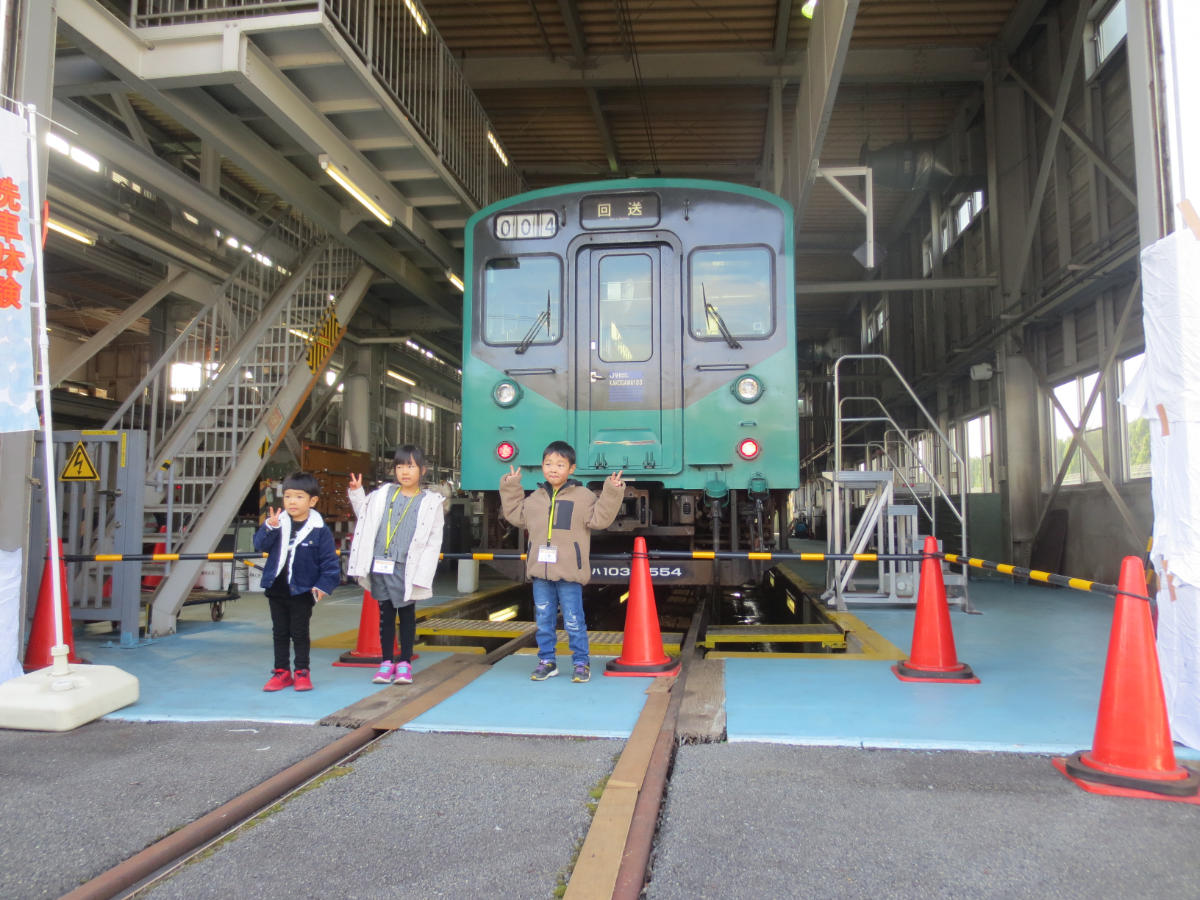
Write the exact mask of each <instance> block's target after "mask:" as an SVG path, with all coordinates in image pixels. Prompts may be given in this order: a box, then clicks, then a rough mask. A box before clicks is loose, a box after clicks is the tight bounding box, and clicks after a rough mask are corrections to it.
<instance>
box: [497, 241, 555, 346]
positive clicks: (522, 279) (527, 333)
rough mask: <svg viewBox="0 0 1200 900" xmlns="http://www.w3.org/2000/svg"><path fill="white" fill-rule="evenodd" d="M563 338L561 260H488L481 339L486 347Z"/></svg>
mask: <svg viewBox="0 0 1200 900" xmlns="http://www.w3.org/2000/svg"><path fill="white" fill-rule="evenodd" d="M561 335H562V260H560V259H559V258H558V257H557V256H510V257H503V258H499V259H490V260H488V262H487V264H486V265H485V266H484V272H483V339H484V341H485V342H487V343H489V344H516V345H517V346H518V347H528V346H530V345H532V344H553V343H554V342H556V341H557V340H558V339H559V337H561Z"/></svg>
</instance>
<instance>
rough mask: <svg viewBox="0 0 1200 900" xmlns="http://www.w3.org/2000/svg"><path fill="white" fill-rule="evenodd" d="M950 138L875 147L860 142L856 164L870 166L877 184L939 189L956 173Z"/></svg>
mask: <svg viewBox="0 0 1200 900" xmlns="http://www.w3.org/2000/svg"><path fill="white" fill-rule="evenodd" d="M951 159H952V148H951V141H950V139H949V138H942V139H941V140H938V141H908V142H904V143H899V144H889V145H888V146H886V147H880V148H879V149H878V150H868V149H867V147H866V145H864V146H863V149H862V153H861V154H860V155H859V165H863V166H870V167H871V177H872V179H873V180H874V182H875V186H876V187H888V188H893V189H895V190H901V191H941V190H944V189H945V188H946V187H948V186H949V185H950V183H951V182H952V181H953V180H954V178H955V176H956V175H957V174H961V173H956V172H955V171H954V169H953V166H952V165H951Z"/></svg>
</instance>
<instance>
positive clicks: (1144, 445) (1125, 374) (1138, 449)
mask: <svg viewBox="0 0 1200 900" xmlns="http://www.w3.org/2000/svg"><path fill="white" fill-rule="evenodd" d="M1145 359H1146V354H1145V353H1139V354H1138V355H1137V356H1131V357H1129V358H1128V359H1123V360H1121V369H1120V372H1121V390H1122V391H1124V390H1125V387H1126V386H1127V385H1128V384H1129V381H1130V379H1132V378H1133V376H1134V375H1136V374H1137V372H1138V370H1139V369H1141V367H1142V363H1143V362H1145ZM1121 409H1122V411H1123V416H1124V427H1123V428H1122V429H1121V444H1122V447H1121V456H1122V457H1123V459H1124V475H1125V478H1126V479H1130V478H1149V477H1150V423H1149V422H1148V421H1147V420H1146V419H1144V418H1142V417H1141V416H1140V415H1136V414H1135V413H1133V412H1132V411H1131V410H1130V409H1129V407H1127V406H1122V407H1121Z"/></svg>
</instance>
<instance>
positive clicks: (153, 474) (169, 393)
mask: <svg viewBox="0 0 1200 900" xmlns="http://www.w3.org/2000/svg"><path fill="white" fill-rule="evenodd" d="M269 233H270V235H271V237H272V238H273V241H272V243H273V245H274V246H279V245H280V244H282V245H284V246H286V247H287V248H289V249H290V251H291V254H290V256H291V258H287V259H282V258H275V259H271V258H268V257H266V256H264V255H263V254H261V253H257V252H255V251H254V250H252V249H251V248H248V247H247V248H243V249H244V250H245V251H246V259H245V260H243V262H242V264H241V265H240V266H239V267H238V268H237V269H236V270H235V271H234V272H233V274H232V275H231V276H230V277H229V278H228V279H227V280H226V281H225V283H224V285H223V286H222V287H223V290H219V291H217V292H214V298H213V302H212V303H211V304H209V305H208V306H206V307H205V308H203V309H201V310H200V311H199V312H198V313H197V314H196V315H195V317H194V318H192V320H191V321H190V322H188V323H187V325H186V326H185V327H184V328H183V329H182V330H181V331H180V333H179V335H178V336H177V337H176V338H175V340H174V341H173V342H172V344H171V346H170V347H169V348H168V349H167V351H166V352H165V353H164V354H163V355H162V356H161V357H160V358H159V359H158V361H157V362H156V363H155V365H154V366H153V367H152V368H151V369H150V371H149V372H148V373H147V375H146V377H145V378H144V379H143V380H142V382H141V383H140V384H139V385H138V386H137V388H136V389H134V390H133V391H132V392H131V394H130V397H129V399H128V400H127V401H126V402H125V403H124V404H123V405H122V406H121V408H120V409H118V410H117V412H116V413H114V414H113V416H112V418H110V419H109V421H108V423H107V425H106V428H110V429H137V430H141V431H144V432H145V433H146V436H147V437H146V444H147V456H146V459H147V464H146V484H147V490H146V505H145V513H148V514H154V515H155V517H156V518H157V520H158V522H159V524H160V525H165V535H163V536H158V535H155V534H154V533H153V532H150V534H149V535H148V540H161V541H162V542H163V543H165V545H166V552H168V553H176V552H181V553H209V552H212V551H213V549H214V548H215V546H216V542H217V540H218V538H219V537H220V536H221V535H222V534H224V532H225V528H226V526H227V525H228V523H229V522H230V520H231V519H232V517H233V516H234V514H235V513H236V511H237V509H238V508H239V507H240V506H241V503H242V501H243V499H244V498H245V496H246V493H247V492H248V491H249V490H250V488H251V487H252V485H253V484H254V482H255V479H256V478H257V476H258V473H259V471H260V470H261V468H262V466H263V463H264V462H265V460H266V458H267V457H268V455H269V454H268V451H269V449H270V448H271V447H273V446H274V445H275V443H276V442H277V441H279V440H280V439H282V437H283V434H284V433H285V432H286V430H287V428H288V427H289V426H290V424H291V421H292V418H293V417H294V416H295V414H296V412H297V410H298V409H299V406H300V404H301V403H302V402H303V400H304V399H305V397H307V395H308V392H309V390H311V387H312V385H313V383H314V382H315V380H316V378H317V377H318V376H319V375H320V373H321V371H322V370H323V369H324V367H325V364H326V363H327V361H328V359H329V356H330V354H331V353H332V352H333V349H334V348H335V347H336V346H337V343H338V342H339V341H340V339H341V336H342V334H343V333H344V324H343V323H345V322H347V321H349V319H350V317H351V316H352V315H353V314H354V310H355V309H356V308H357V306H358V304H359V302H360V301H361V299H362V297H363V295H364V294H365V292H366V289H367V286H368V285H369V283H370V280H371V276H372V270H371V269H370V268H369V267H367V266H366V265H365V264H364V263H363V261H362V260H361V258H360V257H359V256H358V255H357V254H355V253H354V252H353V251H351V250H349V249H347V248H345V247H343V246H341V245H339V244H337V243H336V242H333V241H331V240H330V239H329V236H328V235H327V234H326V233H325V232H324V231H322V230H321V229H320V228H318V227H317V226H315V225H313V224H311V223H310V222H308V221H306V220H305V219H304V218H302V217H301V216H299V215H296V214H294V213H289V214H286V215H285V216H284V217H282V218H281V219H280V220H278V221H277V222H276V223H275V225H274V226H272V228H271V229H270V230H269ZM266 237H267V235H264V236H263V238H264V241H261V242H260V243H262V242H265V239H266ZM201 565H202V564H201V563H200V562H180V563H174V564H169V565H168V567H167V571H166V578H164V579H163V581H162V583H161V584H160V586H159V588H158V591H157V593H156V595H155V597H154V602H153V607H152V611H151V618H150V621H151V630H152V633H154V634H166V633H170V632H171V631H173V630H174V627H175V616H176V615H177V614H178V611H179V609H180V607H181V606H182V605H183V601H184V600H185V599H186V597H187V594H188V592H189V591H190V590H191V587H192V585H193V583H194V582H195V580H196V576H197V575H198V573H199V570H200V567H201Z"/></svg>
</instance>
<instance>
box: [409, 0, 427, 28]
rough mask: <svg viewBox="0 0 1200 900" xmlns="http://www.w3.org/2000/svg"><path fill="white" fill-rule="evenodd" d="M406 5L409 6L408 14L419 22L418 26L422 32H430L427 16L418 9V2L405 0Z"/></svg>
mask: <svg viewBox="0 0 1200 900" xmlns="http://www.w3.org/2000/svg"><path fill="white" fill-rule="evenodd" d="M404 5H405V7H407V8H408V14H409V15H410V16H412V17H413V21H414V22H416V23H417V27H418V28H420V29H421V34H429V26H428V25H426V24H425V17H424V16H423V15H421V11H420V10H418V9H417V4H415V3H413V0H404Z"/></svg>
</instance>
